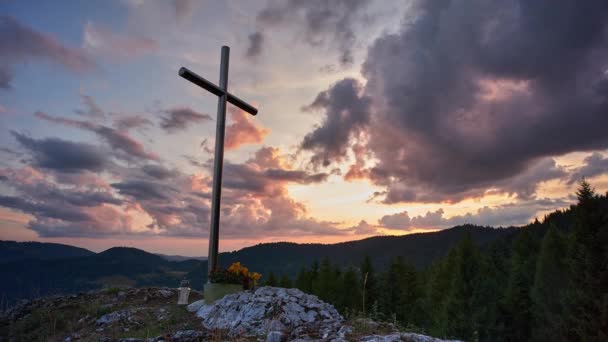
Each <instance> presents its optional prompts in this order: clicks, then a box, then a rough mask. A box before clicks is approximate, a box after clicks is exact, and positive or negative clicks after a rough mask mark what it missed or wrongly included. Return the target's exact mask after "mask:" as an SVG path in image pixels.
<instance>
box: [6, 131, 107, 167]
mask: <svg viewBox="0 0 608 342" xmlns="http://www.w3.org/2000/svg"><path fill="white" fill-rule="evenodd" d="M11 134H12V135H13V137H15V139H16V140H17V141H18V142H19V144H21V146H22V147H24V148H25V149H27V150H28V151H29V152H30V153H31V157H32V163H33V165H35V166H38V167H43V168H47V169H52V170H57V171H61V172H79V171H82V170H89V171H101V170H103V169H104V168H105V167H106V166H107V165H108V163H109V162H110V161H109V159H108V156H107V154H106V153H105V151H103V150H102V149H100V148H99V147H97V146H95V145H91V144H87V143H77V142H72V141H67V140H62V139H59V138H46V139H40V140H36V139H33V138H30V137H28V136H25V135H23V134H21V133H17V132H15V131H11Z"/></svg>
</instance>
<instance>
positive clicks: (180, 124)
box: [160, 107, 212, 133]
mask: <svg viewBox="0 0 608 342" xmlns="http://www.w3.org/2000/svg"><path fill="white" fill-rule="evenodd" d="M164 113H165V114H166V115H164V116H162V117H161V123H160V127H161V128H162V129H164V130H165V131H167V132H168V133H174V132H176V131H179V130H184V129H186V128H187V127H188V125H189V124H191V123H195V122H200V121H203V120H212V119H211V116H209V115H208V114H202V113H199V112H197V111H194V110H192V109H190V108H186V107H182V108H173V109H167V110H165V111H164Z"/></svg>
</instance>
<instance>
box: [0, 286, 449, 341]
mask: <svg viewBox="0 0 608 342" xmlns="http://www.w3.org/2000/svg"><path fill="white" fill-rule="evenodd" d="M191 298H192V300H193V302H192V303H191V304H190V305H188V306H187V307H184V306H182V305H177V304H176V302H177V290H176V289H170V288H131V289H109V290H102V291H96V292H87V293H81V294H77V295H69V296H57V297H46V298H40V299H36V300H33V301H27V302H23V303H21V305H19V306H17V307H14V308H12V309H11V310H8V311H6V312H5V313H4V314H3V315H0V327H2V326H5V327H6V326H11V327H12V328H11V331H15V335H14V336H13V335H10V336H3V335H2V334H1V333H0V341H4V340H7V341H10V340H49V341H50V340H52V341H70V342H71V341H104V342H169V341H171V342H195V341H197V342H198V341H233V340H236V341H253V340H255V341H267V342H284V341H297V342H303V341H327V342H343V341H361V342H376V341H377V342H397V341H404V342H444V340H440V339H436V338H432V337H429V336H425V335H421V334H414V333H406V332H400V331H398V330H399V329H398V328H397V327H396V326H395V325H393V324H391V323H387V322H374V321H373V320H370V319H369V318H366V319H363V318H361V319H353V320H348V321H347V320H345V319H344V318H343V317H342V316H341V315H340V314H339V313H338V311H336V309H335V308H334V307H333V306H332V305H330V304H328V303H325V302H323V301H321V300H319V299H318V298H317V297H316V296H313V295H309V294H306V293H303V292H302V291H300V290H297V289H284V288H277V287H260V288H257V289H255V290H252V291H245V292H241V293H236V294H231V295H227V296H225V297H224V298H222V299H220V300H218V301H216V302H215V303H214V304H212V305H205V302H204V300H200V299H201V298H202V294H201V293H198V292H197V291H193V292H192V293H191ZM61 317H70V318H71V320H70V321H63V322H62V323H61V324H56V322H57V318H61ZM50 324H54V325H50ZM49 326H55V327H66V328H68V329H64V330H59V329H57V330H56V331H55V332H54V333H53V334H52V335H49V334H48V333H49V328H48V327H49ZM159 327H162V328H161V329H159ZM0 330H1V329H0ZM159 330H160V331H159ZM149 331H154V332H155V333H154V335H155V336H154V335H153V336H150V335H148V332H149ZM136 336H137V337H136ZM142 336H146V337H145V338H144V337H142Z"/></svg>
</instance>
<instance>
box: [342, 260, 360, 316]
mask: <svg viewBox="0 0 608 342" xmlns="http://www.w3.org/2000/svg"><path fill="white" fill-rule="evenodd" d="M341 278H342V282H341V284H340V286H339V291H338V293H339V296H340V297H341V300H340V302H341V308H342V309H348V310H349V311H359V310H360V308H361V287H360V284H359V275H358V274H357V271H356V270H355V269H354V268H352V267H349V268H348V269H347V270H346V271H345V272H344V274H343V276H342V277H341Z"/></svg>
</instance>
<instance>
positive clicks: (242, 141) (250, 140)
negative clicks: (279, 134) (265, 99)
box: [224, 109, 270, 150]
mask: <svg viewBox="0 0 608 342" xmlns="http://www.w3.org/2000/svg"><path fill="white" fill-rule="evenodd" d="M230 112H231V116H230V120H231V121H232V122H231V123H230V124H229V125H228V126H227V127H226V140H225V141H224V146H225V148H226V149H228V150H234V149H237V148H239V147H240V146H242V145H247V144H259V143H261V142H262V141H264V138H265V137H266V136H267V135H268V134H269V133H270V130H269V129H267V128H264V127H262V126H261V125H260V124H258V123H257V122H255V121H254V120H255V119H251V118H250V115H249V114H247V113H246V112H244V111H242V110H236V109H234V110H232V109H231V110H230Z"/></svg>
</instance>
